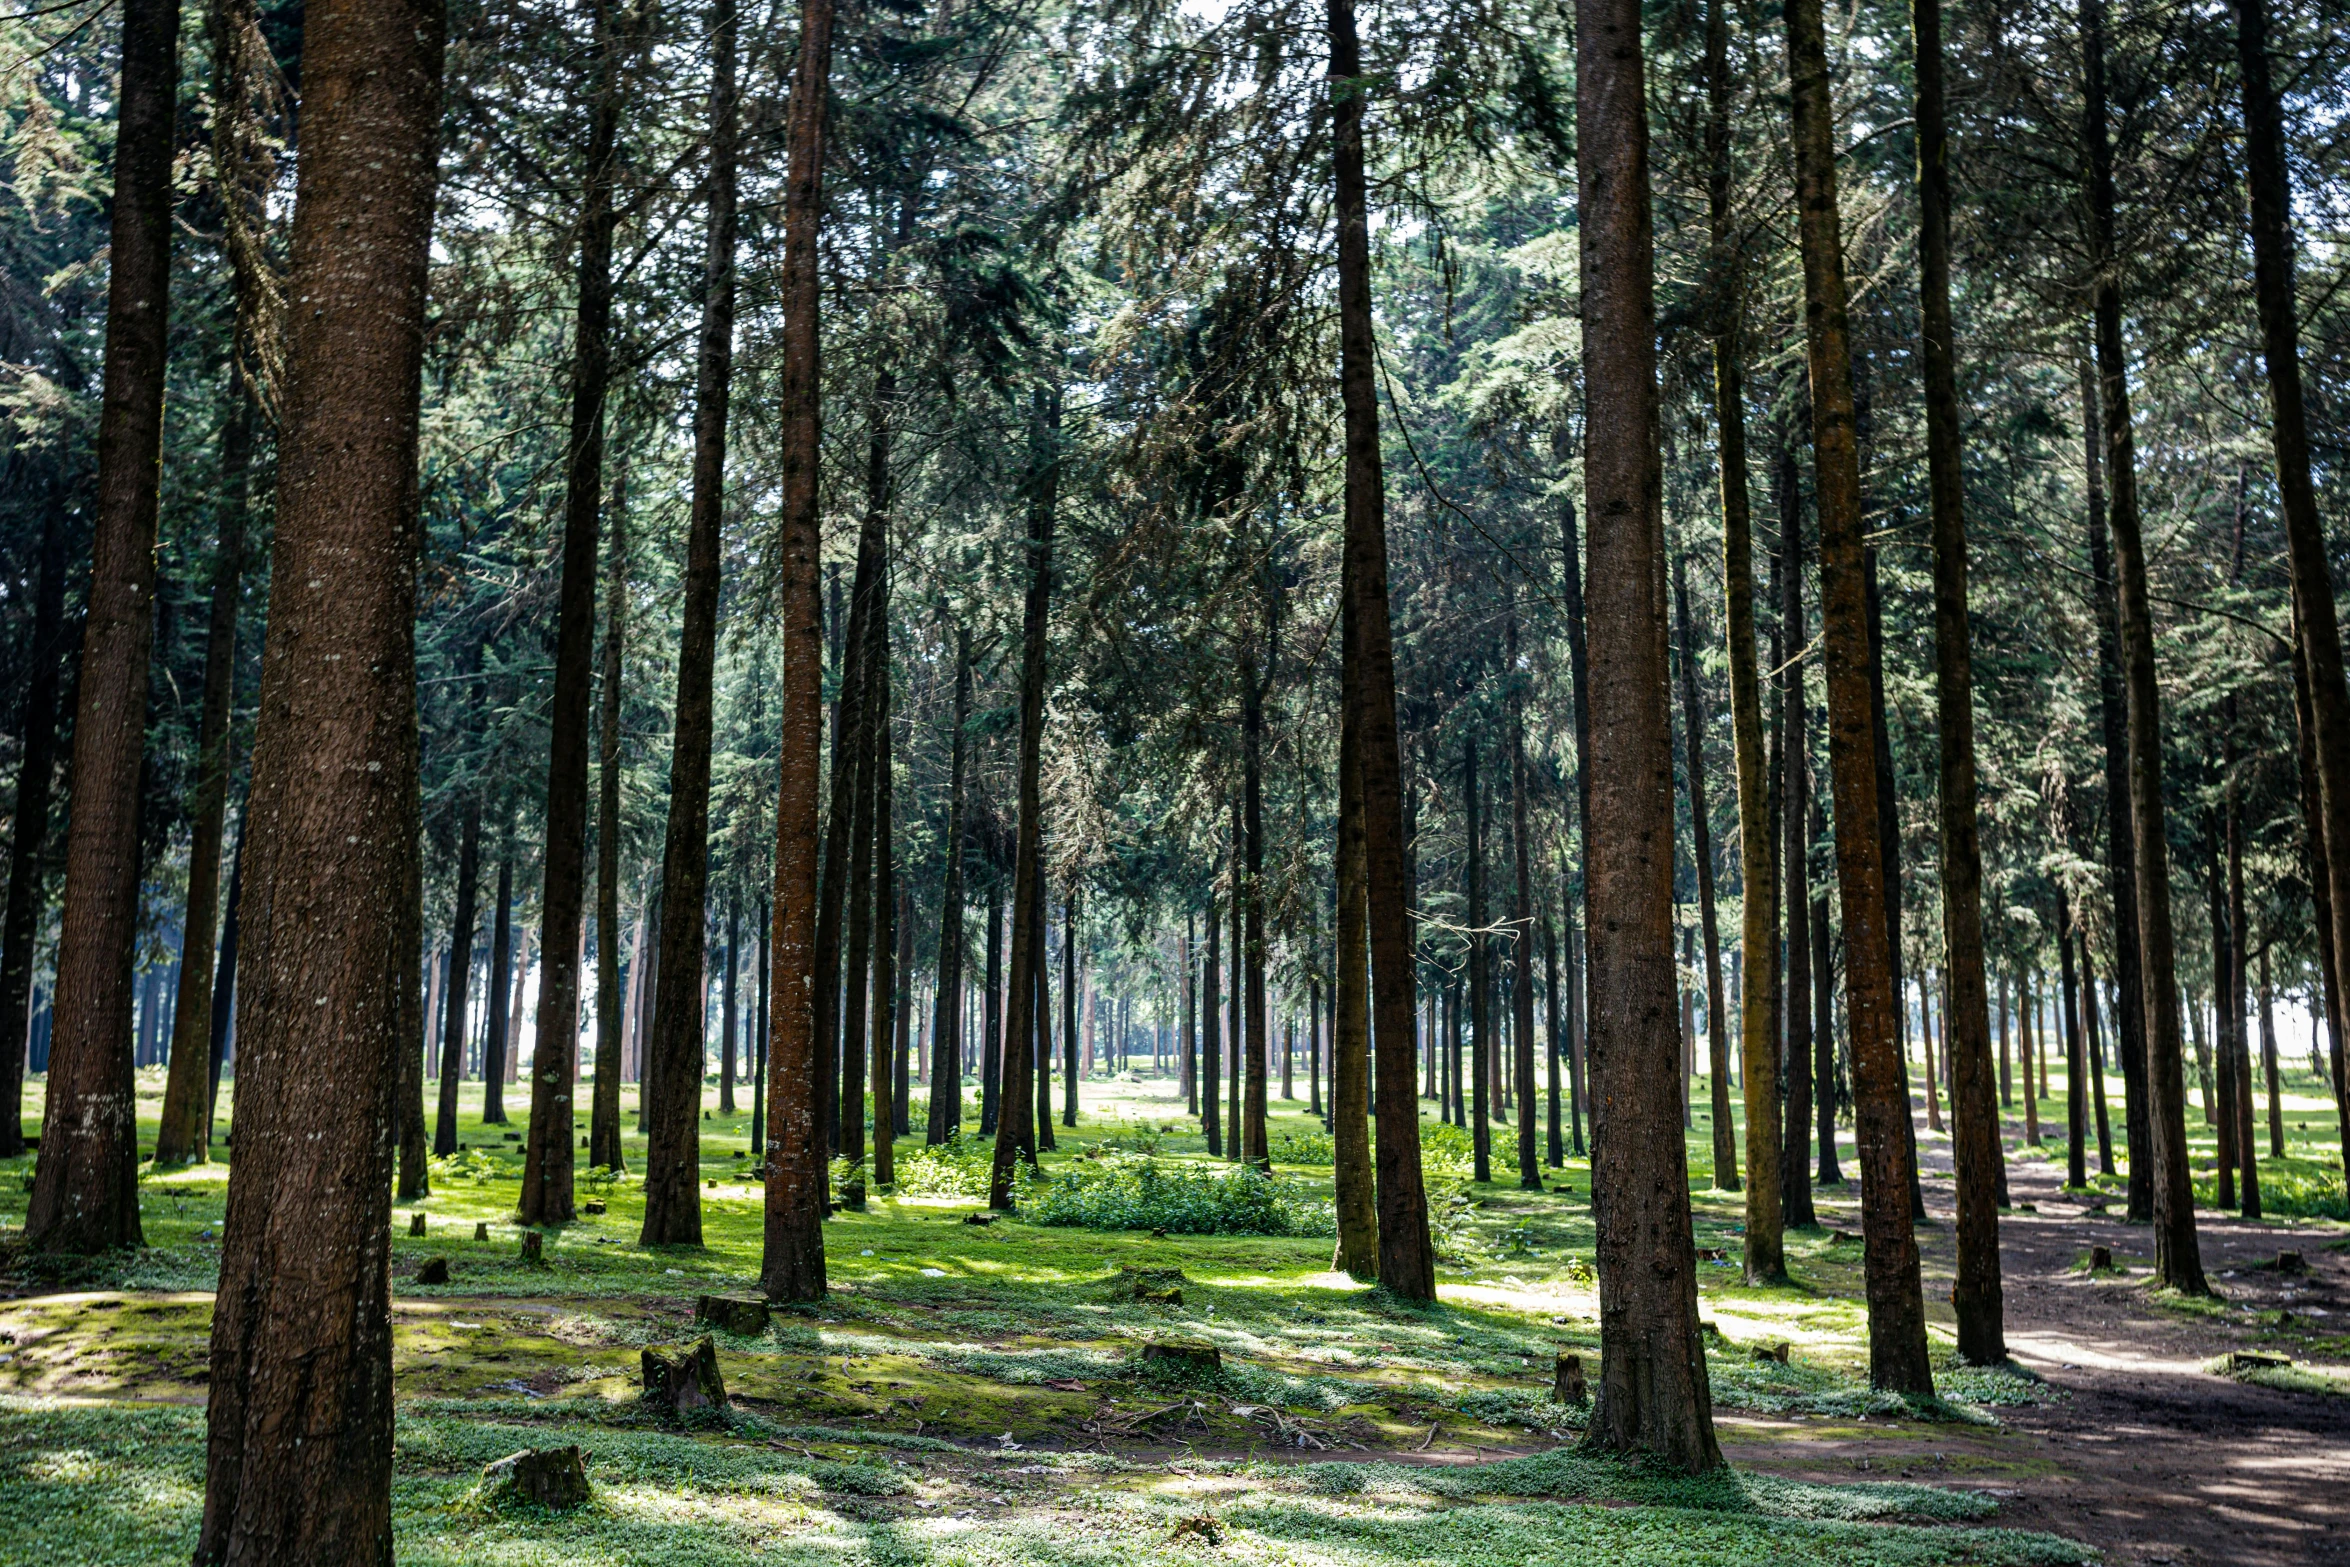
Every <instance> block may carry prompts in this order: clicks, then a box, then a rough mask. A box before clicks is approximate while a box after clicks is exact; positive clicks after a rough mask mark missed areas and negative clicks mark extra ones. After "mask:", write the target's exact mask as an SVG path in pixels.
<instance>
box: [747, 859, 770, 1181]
mask: <svg viewBox="0 0 2350 1567" xmlns="http://www.w3.org/2000/svg"><path fill="white" fill-rule="evenodd" d="M755 928H756V929H757V930H758V932H759V960H758V962H759V978H758V991H757V996H758V1004H757V1006H756V1007H755V1008H754V1009H753V1010H752V1012H751V1025H750V1027H751V1148H752V1150H753V1151H754V1152H759V1153H761V1154H762V1155H764V1152H765V1149H766V1147H767V1017H768V1012H767V931H768V929H769V922H768V919H767V907H766V900H765V899H764V898H762V899H760V900H759V911H758V918H757V920H756V922H755ZM757 1169H758V1170H759V1172H760V1173H762V1174H764V1172H765V1169H766V1166H765V1165H764V1164H761V1165H759V1166H757Z"/></svg>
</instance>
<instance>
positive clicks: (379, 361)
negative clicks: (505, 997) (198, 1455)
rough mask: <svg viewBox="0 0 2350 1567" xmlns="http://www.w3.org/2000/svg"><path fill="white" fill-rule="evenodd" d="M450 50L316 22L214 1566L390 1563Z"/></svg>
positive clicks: (204, 1557)
mask: <svg viewBox="0 0 2350 1567" xmlns="http://www.w3.org/2000/svg"><path fill="white" fill-rule="evenodd" d="M441 53H442V16H441V11H440V8H439V6H437V5H435V4H432V3H430V0H422V3H414V4H384V5H377V6H367V7H351V6H345V5H341V4H339V3H338V4H330V5H327V6H324V7H321V8H318V9H314V10H312V11H311V12H310V15H309V19H308V28H307V31H306V33H305V37H304V55H303V87H304V102H305V111H306V118H305V122H304V124H303V127H302V130H303V148H304V152H303V158H302V169H301V186H300V192H299V195H298V197H297V200H296V204H295V209H294V220H293V239H292V258H293V265H292V274H291V278H290V280H289V283H288V295H289V297H291V298H294V299H299V300H301V301H303V308H302V309H301V310H299V311H297V312H294V313H293V314H292V315H291V318H290V320H289V337H288V353H287V368H286V396H285V409H286V416H285V424H284V431H283V435H282V438H281V440H280V442H279V446H278V485H277V506H276V526H275V529H274V533H275V539H274V544H273V550H272V558H271V569H270V582H271V593H270V598H271V603H270V610H269V636H268V641H267V645H266V647H265V648H264V651H263V658H262V672H261V698H260V703H259V710H260V714H261V718H260V724H259V728H258V731H257V733H256V734H255V737H254V748H253V785H252V796H251V805H250V806H249V810H250V811H251V812H252V813H253V814H254V815H255V816H256V817H257V819H258V820H260V821H262V822H266V823H267V824H268V831H266V832H263V833H260V834H258V835H256V836H255V838H254V852H255V857H254V864H253V877H252V883H251V893H252V906H251V907H250V908H249V909H247V910H246V911H245V922H246V924H247V926H248V928H249V937H248V945H249V949H250V950H249V951H248V953H247V954H246V957H245V963H244V984H243V986H242V994H241V995H240V997H239V1002H238V1005H239V1013H240V1015H239V1019H238V1028H237V1087H238V1096H237V1124H236V1157H235V1161H234V1163H233V1164H232V1165H231V1167H230V1174H229V1190H228V1214H227V1221H226V1223H225V1225H224V1227H223V1233H222V1238H221V1247H220V1251H221V1257H220V1290H219V1295H218V1302H217V1305H216V1308H215V1311H214V1314H213V1321H212V1352H211V1364H210V1383H209V1388H210V1393H209V1400H210V1403H209V1409H208V1411H207V1421H206V1423H207V1425H208V1427H209V1429H210V1432H211V1439H210V1442H209V1445H208V1447H207V1450H206V1455H205V1498H204V1517H203V1524H202V1528H201V1532H200V1533H199V1535H198V1538H197V1542H196V1550H195V1559H196V1560H197V1561H198V1562H200V1563H207V1564H210V1563H251V1564H263V1563H276V1562H372V1563H379V1564H388V1563H389V1562H390V1561H391V1559H392V1516H391V1514H392V1484H391V1482H392V1323H391V1204H390V1196H391V1174H392V1171H391V1157H392V1147H391V1142H390V1139H389V1138H387V1137H386V1136H385V1135H384V1128H385V1127H386V1126H388V1125H389V1123H390V1120H391V1112H392V1092H393V1088H394V1082H395V1079H396V1077H397V1075H398V1074H397V1070H396V1068H395V1065H394V1063H395V1060H396V1058H397V1053H398V1052H400V1051H402V1050H404V1049H406V1048H407V1047H408V1046H409V1044H410V1042H412V1041H415V1040H417V1039H419V1038H420V1037H421V1027H422V1021H423V1020H422V1019H421V1018H420V1017H419V1016H418V1010H417V996H416V986H417V977H418V976H417V942H418V934H419V933H418V927H417V913H418V898H417V892H418V887H419V883H420V863H419V857H418V848H417V819H418V779H417V733H416V662H415V626H416V576H417V549H418V539H419V531H420V530H419V528H418V525H417V489H416V460H417V424H418V420H417V403H418V395H419V391H420V387H421V379H422V375H421V372H422V366H423V338H424V324H425V308H424V306H425V285H426V276H427V260H428V254H429V250H428V244H429V240H430V236H431V232H432V217H433V194H434V191H433V187H434V180H435V174H436V169H435V152H436V149H437V147H438V145H439V140H440V131H441V114H440V99H441V94H440V77H441ZM134 710H135V709H134ZM231 907H232V910H233V909H234V908H235V904H234V903H233V902H232V905H231ZM294 1367H299V1368H301V1373H300V1374H299V1375H295V1374H290V1368H294Z"/></svg>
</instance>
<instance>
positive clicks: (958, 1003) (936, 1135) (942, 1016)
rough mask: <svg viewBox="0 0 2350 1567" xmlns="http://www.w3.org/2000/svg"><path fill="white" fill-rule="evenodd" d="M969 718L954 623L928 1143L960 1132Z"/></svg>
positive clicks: (964, 658) (962, 640)
mask: <svg viewBox="0 0 2350 1567" xmlns="http://www.w3.org/2000/svg"><path fill="white" fill-rule="evenodd" d="M970 723H971V633H970V632H969V631H968V630H966V629H965V628H964V627H962V626H960V625H958V626H956V627H955V728H954V733H953V735H952V737H951V738H950V739H949V741H948V750H949V754H950V756H951V758H952V760H951V761H950V762H949V764H948V779H949V782H948V787H947V842H946V874H945V890H944V891H943V892H942V893H941V894H940V897H939V904H938V1005H937V1008H936V1011H935V1014H934V1016H933V1018H932V1020H931V1025H930V1121H929V1124H928V1125H927V1126H926V1127H925V1128H924V1129H923V1137H924V1141H925V1142H926V1143H927V1144H928V1145H930V1146H931V1147H936V1146H937V1145H938V1144H940V1143H943V1142H945V1141H946V1140H947V1139H948V1138H950V1137H953V1136H955V1135H956V1134H957V1133H959V1132H960V1131H961V1130H962V1129H963V1127H962V1121H963V1060H962V1037H963V809H964V799H963V753H964V742H965V731H966V730H967V729H968V728H969V727H970Z"/></svg>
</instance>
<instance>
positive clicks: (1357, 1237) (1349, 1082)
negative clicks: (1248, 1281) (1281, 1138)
mask: <svg viewBox="0 0 2350 1567" xmlns="http://www.w3.org/2000/svg"><path fill="white" fill-rule="evenodd" d="M1339 613H1340V615H1341V617H1342V618H1351V617H1352V616H1353V614H1354V606H1353V604H1352V602H1351V597H1350V596H1349V595H1346V594H1344V593H1343V592H1342V593H1341V596H1340V611H1339ZM1342 634H1343V633H1342ZM1356 744H1357V736H1356V733H1355V726H1354V715H1353V711H1352V709H1351V708H1349V709H1348V710H1346V711H1343V712H1341V713H1340V714H1339V719H1338V864H1337V866H1336V867H1335V871H1336V876H1335V880H1336V883H1337V888H1338V918H1337V922H1336V923H1337V932H1338V934H1337V946H1336V949H1335V951H1334V953H1333V960H1334V962H1335V963H1336V965H1337V966H1336V969H1335V970H1334V972H1333V973H1332V975H1331V994H1332V1006H1331V1017H1330V1032H1331V1046H1330V1144H1331V1178H1332V1182H1333V1185H1334V1187H1335V1196H1336V1201H1337V1208H1338V1246H1337V1249H1336V1251H1335V1252H1334V1253H1333V1255H1332V1256H1331V1259H1330V1266H1331V1268H1332V1269H1333V1270H1335V1271H1337V1272H1340V1273H1345V1274H1350V1275H1352V1276H1353V1277H1355V1278H1358V1279H1365V1280H1368V1279H1374V1278H1377V1277H1378V1274H1379V1208H1378V1193H1377V1191H1376V1190H1375V1189H1374V1187H1373V1184H1372V1174H1371V1122H1370V1115H1371V1037H1370V973H1369V970H1368V968H1367V967H1366V963H1365V953H1364V942H1365V940H1366V939H1367V932H1366V930H1365V923H1366V921H1367V919H1368V916H1369V910H1368V909H1367V908H1366V907H1365V906H1364V902H1363V784H1362V775H1361V773H1360V772H1359V770H1358V765H1357V764H1358V758H1357V756H1356Z"/></svg>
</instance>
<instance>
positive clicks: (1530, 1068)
mask: <svg viewBox="0 0 2350 1567" xmlns="http://www.w3.org/2000/svg"><path fill="white" fill-rule="evenodd" d="M1508 656H1509V667H1510V668H1511V669H1512V670H1515V669H1516V668H1517V667H1518V612H1517V602H1516V600H1515V598H1513V599H1512V600H1511V603H1510V620H1509V650H1508ZM1527 788H1528V785H1527V782H1526V696H1525V692H1524V691H1523V689H1521V688H1520V687H1518V686H1517V685H1515V684H1513V685H1512V686H1511V688H1510V847H1511V850H1512V851H1513V853H1514V854H1515V855H1516V857H1517V864H1516V866H1515V870H1516V873H1517V874H1516V876H1515V877H1514V878H1513V885H1512V889H1511V894H1510V896H1511V908H1510V928H1511V930H1512V931H1513V932H1514V933H1515V938H1516V939H1515V940H1514V941H1512V942H1511V944H1510V951H1511V954H1512V965H1513V967H1512V972H1513V974H1514V976H1515V977H1514V978H1513V980H1512V982H1511V989H1510V1001H1511V1006H1512V1011H1511V1034H1510V1039H1511V1043H1512V1045H1513V1046H1514V1049H1513V1050H1512V1052H1511V1053H1512V1055H1513V1057H1514V1060H1513V1062H1512V1066H1513V1071H1512V1074H1511V1075H1512V1076H1513V1078H1514V1079H1515V1080H1516V1083H1517V1095H1518V1104H1517V1111H1518V1184H1519V1185H1520V1186H1522V1187H1524V1188H1525V1189H1526V1190H1527V1191H1530V1192H1538V1191H1540V1190H1542V1158H1541V1154H1540V1152H1539V1151H1538V1149H1537V1148H1536V1145H1535V1140H1534V1117H1535V1113H1536V1110H1537V1103H1536V1101H1537V1100H1538V1098H1539V1097H1540V1096H1539V1094H1538V1093H1537V1091H1536V1089H1535V1085H1534V965H1533V963H1532V962H1531V961H1530V959H1531V958H1532V957H1533V954H1534V871H1533V865H1532V854H1531V851H1530V849H1529V847H1528V844H1527V841H1526V840H1527V820H1526V793H1527ZM1698 830H1699V831H1700V832H1703V831H1704V829H1703V828H1702V827H1700V828H1699V829H1698Z"/></svg>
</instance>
